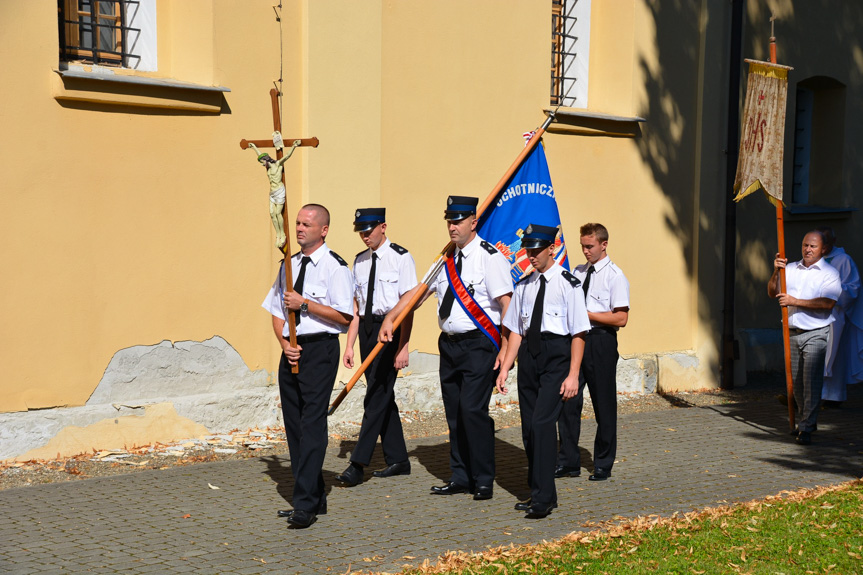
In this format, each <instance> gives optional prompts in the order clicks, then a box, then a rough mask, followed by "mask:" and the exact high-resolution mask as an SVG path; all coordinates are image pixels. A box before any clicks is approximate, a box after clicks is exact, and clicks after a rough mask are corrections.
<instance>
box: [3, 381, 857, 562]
mask: <svg viewBox="0 0 863 575" xmlns="http://www.w3.org/2000/svg"><path fill="white" fill-rule="evenodd" d="M858 397H859V395H858ZM784 417H785V412H784V410H783V409H782V407H781V406H779V405H778V404H776V403H775V402H760V403H755V404H752V405H747V404H733V405H728V406H722V407H692V408H681V409H672V410H666V411H658V412H653V413H643V414H635V415H630V416H624V417H621V419H620V436H619V451H618V463H617V464H616V466H615V467H614V471H613V473H614V475H613V477H612V478H611V479H610V480H609V481H606V482H604V483H603V482H599V483H594V482H589V481H588V480H587V475H588V473H587V472H586V470H583V474H582V476H581V477H579V478H570V479H566V480H558V490H559V499H560V508H559V509H557V510H555V512H554V513H552V514H551V515H550V516H549V517H548V518H546V519H542V520H528V519H524V516H523V515H522V514H521V513H519V512H517V511H514V510H513V508H512V506H513V504H514V503H515V502H516V500H517V499H520V498H524V497H525V496H527V495H528V492H527V489H526V485H525V474H526V459H525V455H524V451H523V450H522V447H521V436H520V430H519V429H517V428H509V429H502V430H499V431H498V433H497V445H496V449H497V455H496V457H497V466H498V472H497V485H496V486H495V496H494V499H492V500H490V501H482V502H475V501H473V499H472V498H471V497H470V496H468V495H457V496H450V497H442V496H433V495H429V494H428V489H429V487H430V486H431V485H433V484H438V483H440V482H442V481H443V480H446V479H447V478H448V476H449V471H448V445H447V444H446V442H445V438H443V437H434V438H425V439H420V440H413V441H410V442H409V450H410V456H411V462H412V464H413V474H412V475H410V476H406V477H399V478H391V479H370V480H369V481H368V482H367V483H364V484H362V485H361V486H358V487H355V488H352V489H345V488H341V487H338V482H337V481H336V480H335V475H336V474H337V473H339V472H341V471H342V470H343V469H344V467H345V466H346V465H347V454H348V453H349V451H350V448H351V445H352V444H351V443H349V442H345V443H343V444H342V445H339V444H338V443H337V442H331V449H330V451H329V454H328V456H327V460H326V462H325V464H324V473H325V478H326V482H327V486H328V487H327V489H328V491H329V514H328V515H324V516H321V517H320V518H319V520H318V522H317V523H316V524H315V525H313V526H312V527H311V528H309V529H305V530H292V529H288V528H287V525H286V522H285V520H283V519H278V518H277V517H276V510H278V509H285V508H287V507H288V504H287V501H286V500H287V499H288V498H289V497H290V494H291V489H292V479H291V474H290V470H289V468H288V466H287V462H286V461H285V460H283V459H279V458H262V459H251V460H245V461H232V462H222V463H211V464H200V465H193V466H189V467H180V468H174V469H170V470H164V471H145V472H141V473H136V474H130V475H123V476H117V477H106V478H99V479H91V480H86V481H77V482H69V483H58V484H52V485H44V486H35V487H25V488H19V489H10V490H6V491H2V492H0V572H2V573H43V572H44V573H59V572H69V573H85V572H86V573H207V574H212V573H235V574H243V573H325V572H331V573H345V572H346V571H347V570H348V569H349V567H350V568H352V569H356V570H360V569H378V570H383V571H398V570H399V569H400V568H401V566H402V565H404V564H405V563H413V564H417V563H419V562H421V561H422V560H423V559H425V558H430V559H432V560H433V559H434V558H436V557H437V556H438V555H440V554H442V553H445V552H446V551H448V550H464V551H467V550H482V549H485V548H486V547H488V546H496V545H502V544H509V543H510V542H514V543H516V544H518V543H536V542H539V541H542V540H543V539H550V538H555V537H560V536H562V535H565V534H566V533H569V532H571V531H573V530H577V529H581V528H583V527H582V525H583V523H584V522H586V521H602V520H607V519H613V518H615V517H634V516H638V515H649V514H661V515H670V514H671V513H673V512H675V511H689V510H693V509H698V508H701V507H705V506H711V505H717V504H722V503H726V502H737V501H746V500H749V499H753V498H758V497H763V496H766V495H770V494H775V493H778V492H780V491H782V490H784V489H797V488H801V487H810V486H815V485H827V484H835V483H839V482H843V481H848V480H851V479H854V478H857V477H860V476H861V475H863V401H861V400H860V399H854V400H853V401H849V402H846V405H845V406H844V407H843V408H842V409H840V410H830V411H823V412H822V414H821V416H820V420H821V421H819V430H818V432H817V433H816V434H815V435H814V436H813V439H814V441H815V443H814V444H813V445H811V446H808V447H803V446H799V445H796V444H794V442H793V440H792V438H791V437H790V436H789V435H788V431H787V422H786V420H785V419H784ZM594 431H595V426H594V422H593V421H592V420H586V421H584V425H583V433H584V435H583V438H582V445H583V446H588V447H590V448H592V441H593V433H594ZM334 443H335V444H334ZM583 454H584V458H583V459H584V461H585V465H586V467H587V468H588V469H589V468H590V467H591V460H590V454H589V450H588V451H583ZM382 464H383V462H382V460H381V459H380V455H379V454H378V455H377V456H376V459H375V460H374V461H373V462H372V468H375V467H376V466H382ZM208 483H209V484H212V485H214V486H217V487H219V489H211V488H209V487H208Z"/></svg>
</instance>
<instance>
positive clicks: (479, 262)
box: [429, 236, 512, 334]
mask: <svg viewBox="0 0 863 575" xmlns="http://www.w3.org/2000/svg"><path fill="white" fill-rule="evenodd" d="M489 248H490V249H489ZM492 250H494V253H492ZM459 252H461V253H462V254H463V256H462V264H461V266H462V267H461V279H462V281H463V282H464V285H465V287H466V288H468V290H473V299H474V300H476V303H477V304H479V306H480V307H481V308H482V309H483V311H485V313H486V314H487V315H488V316H489V318H490V319H491V321H492V323H494V325H497V326H499V325H500V320H501V310H502V308H501V305H500V303H499V302H498V301H497V298H499V297H501V296H504V295H507V294H510V293H512V275H511V274H510V265H509V260H508V259H506V257H504V255H503V254H502V253H500V252H499V251H497V249H495V248H494V246H492V245H491V244H489V243H488V242H486V241H485V240H483V239H482V238H480V237H479V236H476V237H474V239H473V240H471V241H470V242H469V243H468V244H467V245H466V246H465V247H464V249H459V248H456V250H455V253H454V254H453V255H454V256H455V257H457V256H458V254H459ZM432 267H434V266H432ZM429 270H431V268H429ZM448 289H449V281H448V280H447V277H446V272H445V271H444V270H443V269H441V271H440V273H438V275H437V278H435V279H433V280H432V281H431V283H430V284H429V290H430V291H433V292H434V294H435V296H436V297H437V300H438V309H440V304H441V302H442V301H443V297H444V294H446V292H447V290H448ZM438 325H439V326H440V328H441V330H443V331H444V332H446V333H448V334H455V333H465V332H467V331H471V330H474V329H477V327H476V324H475V323H473V321H471V319H470V317H469V316H468V315H467V313H466V312H465V311H464V308H462V307H461V304H460V303H459V298H458V297H456V298H455V301H453V305H452V312H451V313H450V315H449V317H448V318H446V319H443V320H442V319H441V318H440V315H438Z"/></svg>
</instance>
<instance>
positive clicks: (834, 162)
mask: <svg viewBox="0 0 863 575" xmlns="http://www.w3.org/2000/svg"><path fill="white" fill-rule="evenodd" d="M796 100H797V106H796V110H795V111H796V114H795V122H794V174H793V175H794V178H793V187H792V192H791V198H792V199H791V201H792V203H794V204H810V205H819V206H831V207H840V206H842V205H844V203H845V202H844V201H843V198H842V156H843V152H844V149H843V148H844V146H843V143H844V141H845V85H844V84H842V83H841V82H839V81H837V80H835V79H833V78H828V77H826V76H815V77H812V78H807V79H806V80H803V81H801V82H798V84H797V98H796Z"/></svg>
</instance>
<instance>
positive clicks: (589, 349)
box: [557, 328, 620, 470]
mask: <svg viewBox="0 0 863 575" xmlns="http://www.w3.org/2000/svg"><path fill="white" fill-rule="evenodd" d="M619 357H620V356H619V355H618V353H617V333H616V332H611V331H606V330H604V329H596V328H594V329H591V330H590V331H589V332H587V337H586V338H585V344H584V359H583V360H582V362H581V370H580V376H579V377H580V381H579V386H578V395H577V396H576V397H574V398H572V399H571V400H569V401H567V402H565V403H564V404H563V410H562V412H561V416H560V420H559V421H558V428H559V431H560V452H559V454H558V460H557V462H558V464H559V465H565V466H567V467H581V454H580V453H579V451H578V440H579V436H580V435H581V410H582V408H583V407H584V386H585V384H587V389H588V390H589V391H590V399H591V401H592V402H593V413H594V415H595V416H596V439H595V440H594V442H593V466H594V468H596V467H602V468H603V469H609V470H610V469H611V468H612V466H613V465H614V458H615V456H616V455H617V359H618V358H619Z"/></svg>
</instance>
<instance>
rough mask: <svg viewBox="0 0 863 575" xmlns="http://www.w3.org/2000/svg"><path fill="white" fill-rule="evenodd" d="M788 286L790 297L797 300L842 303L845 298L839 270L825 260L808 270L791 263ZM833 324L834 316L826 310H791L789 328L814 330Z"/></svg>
mask: <svg viewBox="0 0 863 575" xmlns="http://www.w3.org/2000/svg"><path fill="white" fill-rule="evenodd" d="M785 285H786V292H787V293H788V295H790V296H792V297H795V298H797V299H816V298H821V297H826V298H829V299H832V300H833V301H838V300H839V296H840V295H842V281H841V279H840V278H839V272H838V271H836V268H834V267H833V266H831V265H830V264H828V263H827V262H826V261H824V258H821V259H819V260H818V261H817V262H815V263H814V264H812V265H811V266H809V267H808V268H807V267H806V266H805V265H803V262H802V261H797V262H791V263H789V264H788V265H786V266H785ZM831 323H833V316H832V315H831V313H830V311H829V310H826V309H820V310H815V309H806V308H802V307H797V306H793V305H792V306H788V325H789V326H790V327H794V328H797V329H804V330H812V329H818V328H822V327H826V326H828V325H830V324H831Z"/></svg>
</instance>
